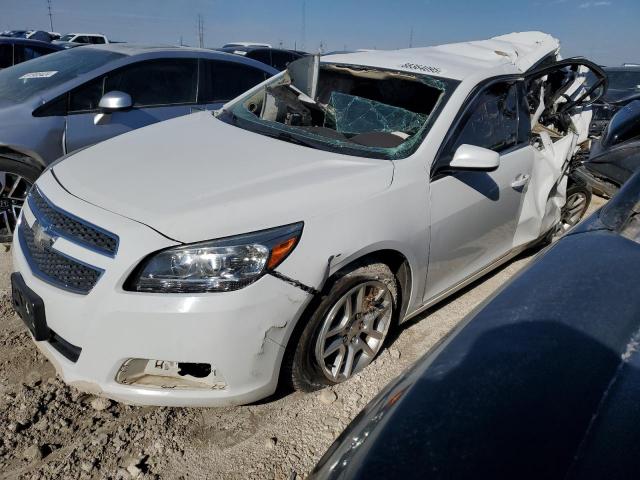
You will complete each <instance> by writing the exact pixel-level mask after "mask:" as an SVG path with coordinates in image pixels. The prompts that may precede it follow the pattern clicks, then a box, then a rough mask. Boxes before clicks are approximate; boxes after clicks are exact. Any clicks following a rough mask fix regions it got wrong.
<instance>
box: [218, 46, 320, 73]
mask: <svg viewBox="0 0 640 480" xmlns="http://www.w3.org/2000/svg"><path fill="white" fill-rule="evenodd" d="M220 51H221V52H226V53H233V54H234V55H242V56H243V57H246V58H251V59H253V60H257V61H259V62H262V63H266V64H267V65H271V66H272V67H273V68H275V69H277V70H284V69H285V68H287V65H289V64H290V63H291V62H293V61H294V60H297V59H299V58H302V57H304V56H305V55H308V53H305V52H299V51H296V50H283V49H280V48H270V47H255V46H236V47H226V48H221V49H220Z"/></svg>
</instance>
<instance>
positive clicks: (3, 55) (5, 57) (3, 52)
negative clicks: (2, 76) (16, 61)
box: [0, 43, 13, 68]
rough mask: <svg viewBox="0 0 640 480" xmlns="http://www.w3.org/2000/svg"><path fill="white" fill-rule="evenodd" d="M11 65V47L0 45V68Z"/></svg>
mask: <svg viewBox="0 0 640 480" xmlns="http://www.w3.org/2000/svg"><path fill="white" fill-rule="evenodd" d="M11 65H13V45H8V44H6V43H3V44H0V68H7V67H10V66H11Z"/></svg>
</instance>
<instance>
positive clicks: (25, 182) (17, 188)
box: [0, 157, 41, 243]
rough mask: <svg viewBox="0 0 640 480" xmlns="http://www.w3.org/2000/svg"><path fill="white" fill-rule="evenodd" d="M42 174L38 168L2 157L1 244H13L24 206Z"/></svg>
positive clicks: (0, 176)
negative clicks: (32, 187)
mask: <svg viewBox="0 0 640 480" xmlns="http://www.w3.org/2000/svg"><path fill="white" fill-rule="evenodd" d="M40 173H41V170H40V169H38V168H36V167H33V166H31V165H27V164H25V163H22V162H18V161H16V160H12V159H10V158H4V157H0V243H11V239H12V237H13V232H14V230H15V227H16V223H17V221H18V216H19V215H20V211H21V210H22V205H23V204H24V201H25V199H26V197H27V193H29V189H30V188H31V186H32V185H33V184H34V182H35V181H36V179H37V178H38V177H39V176H40Z"/></svg>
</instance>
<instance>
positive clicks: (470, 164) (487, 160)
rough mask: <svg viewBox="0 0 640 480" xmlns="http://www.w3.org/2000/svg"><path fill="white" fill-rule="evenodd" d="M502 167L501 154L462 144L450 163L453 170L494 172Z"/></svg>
mask: <svg viewBox="0 0 640 480" xmlns="http://www.w3.org/2000/svg"><path fill="white" fill-rule="evenodd" d="M499 166H500V154H499V153H498V152H494V151H493V150H489V149H488V148H482V147H476V146H475V145H467V144H466V143H465V144H462V145H460V146H459V147H458V149H457V150H456V153H454V154H453V160H451V163H449V167H450V168H451V169H452V170H476V171H481V172H493V171H494V170H496V169H497V168H498V167H499Z"/></svg>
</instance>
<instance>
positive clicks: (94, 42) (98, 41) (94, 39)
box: [89, 37, 104, 45]
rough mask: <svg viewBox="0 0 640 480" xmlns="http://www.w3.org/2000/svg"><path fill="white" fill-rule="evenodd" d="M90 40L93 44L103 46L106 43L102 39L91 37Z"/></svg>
mask: <svg viewBox="0 0 640 480" xmlns="http://www.w3.org/2000/svg"><path fill="white" fill-rule="evenodd" d="M89 40H90V41H91V43H93V44H96V45H101V44H103V43H104V38H102V37H89Z"/></svg>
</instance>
